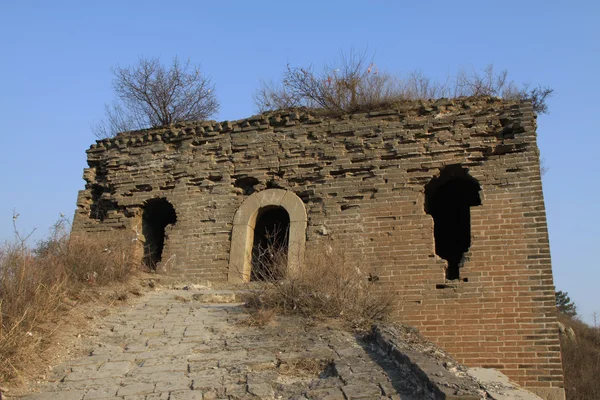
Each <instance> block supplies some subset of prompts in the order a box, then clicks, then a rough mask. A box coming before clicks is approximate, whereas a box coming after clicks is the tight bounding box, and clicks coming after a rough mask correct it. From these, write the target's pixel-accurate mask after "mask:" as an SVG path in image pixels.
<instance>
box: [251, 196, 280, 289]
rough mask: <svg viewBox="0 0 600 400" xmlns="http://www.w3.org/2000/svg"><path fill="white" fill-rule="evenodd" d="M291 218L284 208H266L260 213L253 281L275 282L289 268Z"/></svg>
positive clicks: (257, 223)
mask: <svg viewBox="0 0 600 400" xmlns="http://www.w3.org/2000/svg"><path fill="white" fill-rule="evenodd" d="M289 232H290V216H289V214H288V213H287V211H286V210H285V209H284V208H283V207H278V206H275V207H273V206H271V207H265V208H263V209H261V210H260V211H259V212H258V216H257V217H256V224H255V226H254V239H253V243H252V270H251V274H250V280H251V281H273V280H278V279H281V278H282V277H283V273H284V272H285V268H286V267H287V254H288V247H289Z"/></svg>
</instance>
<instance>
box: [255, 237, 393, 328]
mask: <svg viewBox="0 0 600 400" xmlns="http://www.w3.org/2000/svg"><path fill="white" fill-rule="evenodd" d="M275 259H276V260H285V257H275ZM286 267H287V265H279V266H276V267H275V268H276V270H277V271H285V274H284V275H283V276H282V277H281V278H280V279H274V280H269V281H267V282H265V283H264V284H263V285H262V286H260V288H259V289H256V290H254V291H253V292H252V296H251V297H250V299H249V300H248V305H249V306H250V307H252V308H255V309H258V310H261V309H266V310H275V311H276V312H278V313H282V314H298V315H301V316H304V317H333V318H342V319H343V320H345V321H347V322H349V323H350V324H351V325H353V326H355V327H360V328H365V327H370V324H371V323H372V322H373V321H375V320H380V319H385V318H386V317H387V316H388V314H389V312H390V311H391V309H392V305H393V297H392V294H391V293H389V292H384V291H383V290H382V288H381V287H380V286H379V285H378V283H376V282H373V281H371V280H370V279H369V273H368V271H366V270H364V269H361V267H362V266H361V265H357V264H356V260H352V259H351V258H350V257H349V256H348V255H347V253H346V252H345V251H343V249H337V248H334V247H332V246H329V245H323V246H320V247H319V248H318V249H316V250H314V251H312V252H310V253H309V254H307V255H306V259H305V261H304V263H303V264H302V265H301V266H299V267H298V268H296V269H294V270H287V268H286ZM264 270H265V271H268V270H269V267H265V268H264ZM278 273H279V272H278Z"/></svg>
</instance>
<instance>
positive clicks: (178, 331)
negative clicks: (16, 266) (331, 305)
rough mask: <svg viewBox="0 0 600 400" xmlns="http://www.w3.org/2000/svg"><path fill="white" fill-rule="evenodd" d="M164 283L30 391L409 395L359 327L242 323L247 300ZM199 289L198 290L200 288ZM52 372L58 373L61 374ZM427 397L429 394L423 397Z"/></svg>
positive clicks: (44, 394) (67, 398) (289, 321)
mask: <svg viewBox="0 0 600 400" xmlns="http://www.w3.org/2000/svg"><path fill="white" fill-rule="evenodd" d="M181 296H183V297H185V298H186V299H189V300H192V296H193V293H192V292H191V291H183V290H171V289H162V290H157V291H156V292H152V293H149V294H147V295H146V296H144V297H143V298H142V299H141V300H139V301H137V302H136V304H134V306H133V307H131V306H130V307H129V308H125V307H124V308H123V309H121V310H119V311H118V312H117V313H116V314H114V315H111V316H109V317H107V318H106V319H105V320H104V324H103V326H104V328H103V332H101V333H100V334H99V336H98V337H97V344H96V345H95V347H94V348H93V351H91V353H90V355H89V356H86V357H83V358H79V359H74V360H71V361H68V362H66V363H64V364H62V365H60V366H58V367H56V368H55V369H54V370H53V372H52V374H51V375H52V377H51V381H50V382H47V383H44V384H43V385H42V386H41V392H40V393H36V394H30V395H28V396H25V397H23V398H22V399H27V400H61V399H62V400H92V399H127V400H154V399H161V400H184V399H185V400H192V399H205V400H209V399H298V400H300V399H330V400H336V399H340V400H341V399H390V398H391V399H407V398H410V397H409V396H407V395H401V393H413V394H414V393H415V388H414V387H413V386H411V383H410V382H409V381H410V380H406V379H403V376H402V374H401V372H400V371H399V370H398V368H395V367H394V365H393V364H392V362H391V361H389V360H387V359H385V358H384V357H383V356H380V355H378V353H377V352H375V351H372V350H370V348H369V347H368V345H367V344H365V343H361V342H360V341H358V340H357V339H356V338H355V337H354V336H353V335H352V334H350V333H348V332H344V331H342V330H338V329H334V328H332V327H328V326H326V325H317V326H310V327H307V326H303V324H302V322H300V321H301V320H298V319H295V318H278V319H277V321H276V322H275V323H274V324H272V325H269V326H267V327H264V328H259V327H250V326H248V324H243V323H240V321H243V320H244V319H246V318H247V314H245V311H244V309H243V307H241V306H240V305H239V304H209V303H201V302H199V301H189V302H183V301H182V297H181ZM196 298H198V296H197V295H196ZM52 380H53V381H52ZM417 398H422V397H417Z"/></svg>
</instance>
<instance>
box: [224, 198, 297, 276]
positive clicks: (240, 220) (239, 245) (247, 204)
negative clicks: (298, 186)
mask: <svg viewBox="0 0 600 400" xmlns="http://www.w3.org/2000/svg"><path fill="white" fill-rule="evenodd" d="M271 206H276V207H282V208H283V209H284V210H286V211H287V213H288V215H289V217H290V232H289V238H288V241H289V243H288V265H287V267H288V271H293V270H295V269H297V268H299V267H300V266H301V265H302V262H303V261H304V247H305V245H306V226H307V221H308V218H307V216H306V208H305V207H304V203H303V202H302V200H301V199H300V198H299V197H298V196H297V195H296V194H295V193H294V192H292V191H290V190H284V189H265V190H262V191H260V192H257V193H253V194H252V195H250V197H248V198H247V199H246V200H244V202H243V203H242V205H241V206H240V208H238V210H237V211H236V213H235V216H234V217H233V229H232V232H231V249H230V252H229V274H228V279H227V280H228V281H229V282H231V283H241V282H248V281H250V272H251V269H252V246H253V244H254V227H255V225H256V218H257V217H258V214H259V212H260V211H261V210H262V209H264V208H265V207H271Z"/></svg>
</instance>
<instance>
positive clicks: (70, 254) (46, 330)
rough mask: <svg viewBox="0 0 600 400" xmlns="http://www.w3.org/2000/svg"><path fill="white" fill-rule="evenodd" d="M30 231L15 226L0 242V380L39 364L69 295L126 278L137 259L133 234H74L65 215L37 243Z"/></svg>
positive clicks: (66, 305) (13, 376)
mask: <svg viewBox="0 0 600 400" xmlns="http://www.w3.org/2000/svg"><path fill="white" fill-rule="evenodd" d="M17 217H18V215H16V214H15V217H14V218H13V220H14V221H16V219H17ZM27 237H28V235H21V234H20V233H19V232H18V230H17V229H16V226H15V239H14V240H13V241H11V242H9V243H5V244H4V245H2V246H0V381H8V380H11V379H14V378H16V377H18V376H19V375H20V373H21V372H22V371H23V369H24V368H25V367H26V366H28V365H35V364H36V360H38V358H39V357H40V353H41V350H43V349H44V348H45V346H47V344H48V342H49V341H50V338H51V335H52V333H53V329H55V326H54V325H53V322H54V321H55V320H56V319H57V318H58V317H59V316H60V315H62V314H63V313H64V312H65V311H67V310H68V308H69V307H68V305H69V304H71V302H70V301H69V300H68V298H69V297H71V298H73V297H75V298H77V297H80V296H81V295H82V293H84V292H85V291H86V288H89V287H95V286H97V285H102V284H108V283H110V282H112V281H115V280H123V279H125V278H126V276H127V274H129V272H130V271H131V269H132V268H133V265H134V264H133V260H132V259H131V258H130V257H131V256H130V254H132V253H133V252H132V250H133V249H132V246H133V243H132V242H131V240H130V239H131V238H129V240H127V239H126V238H122V237H114V238H113V239H111V240H107V241H103V240H95V241H92V240H88V239H83V238H70V237H69V235H68V234H67V232H66V227H65V220H64V219H63V220H61V221H59V223H57V224H56V225H55V227H54V229H53V232H52V233H51V235H50V236H49V238H48V239H46V240H43V241H41V242H40V243H39V244H38V246H37V247H36V248H35V249H31V248H30V247H29V246H28V245H27V243H26V239H27Z"/></svg>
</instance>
